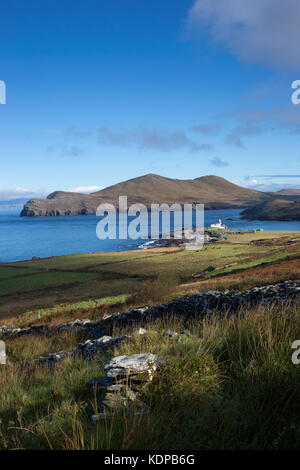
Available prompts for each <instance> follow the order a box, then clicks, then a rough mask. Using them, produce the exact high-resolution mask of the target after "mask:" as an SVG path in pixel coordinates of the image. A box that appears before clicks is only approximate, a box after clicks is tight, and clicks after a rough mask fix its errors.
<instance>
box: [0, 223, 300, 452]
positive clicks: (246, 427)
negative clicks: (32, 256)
mask: <svg viewBox="0 0 300 470" xmlns="http://www.w3.org/2000/svg"><path fill="white" fill-rule="evenodd" d="M228 265H230V266H228ZM287 279H300V233H299V232H295V233H291V232H264V233H256V234H242V235H234V236H230V237H229V238H228V240H227V241H225V242H220V243H216V244H211V245H205V247H204V248H203V249H202V250H200V251H186V250H182V249H178V248H168V249H163V248H161V249H152V250H147V251H130V252H121V253H95V254H87V255H72V256H64V257H53V258H49V259H38V260H34V261H26V262H20V263H9V264H6V265H1V267H0V318H1V317H2V319H1V324H7V325H8V326H21V327H25V326H29V325H36V326H37V325H46V326H47V325H59V324H62V323H65V322H67V321H70V320H75V319H76V318H90V319H101V317H102V316H103V315H104V314H105V313H108V312H114V311H122V310H125V309H126V308H129V307H133V306H141V305H146V304H148V305H149V304H150V305H151V304H154V303H160V302H164V301H167V300H170V299H172V298H175V297H177V296H178V295H186V294H192V293H196V292H199V291H205V290H209V289H227V288H229V289H237V288H238V289H241V290H244V289H247V288H250V287H254V286H259V285H265V284H267V283H274V282H279V281H284V280H287ZM245 313H246V312H243V311H241V312H240V315H239V317H238V318H235V319H233V318H231V319H228V318H218V317H214V318H213V319H210V320H208V319H202V320H198V321H196V320H193V321H191V322H190V323H189V324H188V325H184V326H183V324H182V323H181V321H182V320H180V319H178V318H176V317H173V318H164V319H162V320H160V321H156V322H153V323H152V324H149V325H147V335H145V336H139V335H136V334H133V331H132V328H131V329H130V328H129V327H127V328H126V327H124V328H123V329H122V330H119V331H115V332H114V335H119V334H130V335H132V334H133V336H132V337H131V339H130V340H128V341H127V342H126V343H123V344H122V345H121V346H119V347H118V348H117V349H116V350H114V351H113V352H107V353H105V354H103V355H101V356H100V357H99V358H98V359H93V360H91V361H88V362H86V361H84V360H82V359H80V358H78V359H76V360H71V359H65V360H64V361H63V362H62V363H61V364H60V365H59V367H57V368H56V369H55V370H54V371H50V370H49V369H47V368H43V367H39V366H29V365H28V362H29V361H31V360H32V359H34V358H36V357H37V356H39V355H46V354H49V353H50V352H55V351H61V350H70V351H71V350H73V349H74V348H75V347H76V345H77V344H78V342H81V341H83V340H85V339H88V337H85V336H84V335H83V334H82V333H81V334H80V333H78V332H74V331H73V332H64V333H60V334H55V335H48V336H30V340H29V338H28V337H27V336H23V337H7V338H6V340H5V341H6V346H7V354H8V363H7V365H6V366H1V375H0V387H1V391H2V393H1V395H0V449H110V450H114V449H149V450H151V449H153V450H161V449H169V450H172V449H174V450H177V449H187V450H189V449H249V450H251V449H272V450H276V449H299V448H300V444H299V443H300V380H299V366H295V365H294V364H293V363H292V361H291V355H292V350H291V344H292V342H293V341H294V340H295V339H299V338H300V308H299V307H295V306H291V305H290V306H289V305H286V306H281V307H278V306H276V305H274V306H273V307H272V308H271V309H270V308H266V307H263V306H259V307H257V308H255V309H252V310H251V311H248V312H247V315H245ZM169 328H171V329H173V330H175V331H177V332H180V331H182V329H183V328H188V329H189V330H190V332H191V333H192V336H187V337H185V338H184V340H182V341H180V342H179V341H178V340H177V339H176V338H174V339H173V340H170V339H169V337H167V336H166V334H165V332H166V330H167V329H169ZM140 352H143V353H146V352H152V353H157V354H159V355H161V356H163V357H164V358H165V359H166V361H165V365H164V367H163V370H162V371H160V372H159V373H158V374H157V375H156V377H155V379H154V381H153V382H152V384H151V385H150V386H149V387H148V388H147V389H146V390H145V391H144V392H143V396H142V400H143V401H144V402H145V403H146V404H147V406H148V407H149V409H150V413H149V414H147V415H145V416H137V415H135V414H133V415H132V416H126V415H123V414H122V413H120V414H118V413H116V414H115V415H114V416H113V418H112V420H109V421H104V422H100V423H98V424H94V423H92V421H91V415H93V414H94V413H96V412H97V411H98V410H99V406H100V404H101V401H102V399H103V393H102V392H99V391H97V392H93V391H91V390H90V389H87V388H86V386H85V384H86V382H87V381H89V380H90V379H91V378H93V377H99V376H101V375H103V372H104V371H103V366H104V364H105V363H106V362H108V360H109V359H110V358H111V357H113V356H117V355H122V354H134V353H140Z"/></svg>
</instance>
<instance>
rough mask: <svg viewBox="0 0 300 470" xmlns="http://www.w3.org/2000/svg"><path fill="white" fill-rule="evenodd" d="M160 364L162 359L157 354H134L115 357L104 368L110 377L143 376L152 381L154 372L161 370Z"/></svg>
mask: <svg viewBox="0 0 300 470" xmlns="http://www.w3.org/2000/svg"><path fill="white" fill-rule="evenodd" d="M160 363H161V360H160V358H159V357H158V356H157V355H155V354H151V353H148V354H132V355H130V356H117V357H114V358H113V359H112V360H111V361H110V362H109V363H108V364H106V365H105V366H104V370H105V373H106V375H107V376H108V377H125V378H126V377H131V376H136V377H138V376H142V377H143V378H144V377H145V378H148V379H149V380H152V377H153V372H155V371H156V370H157V369H158V368H159V366H160ZM145 374H146V375H145Z"/></svg>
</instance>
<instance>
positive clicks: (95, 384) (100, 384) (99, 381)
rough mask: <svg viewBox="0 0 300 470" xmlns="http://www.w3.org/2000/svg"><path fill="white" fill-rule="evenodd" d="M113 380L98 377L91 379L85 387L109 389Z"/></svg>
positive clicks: (111, 378)
mask: <svg viewBox="0 0 300 470" xmlns="http://www.w3.org/2000/svg"><path fill="white" fill-rule="evenodd" d="M114 383H115V379H114V378H113V377H99V378H94V379H91V380H90V381H89V382H88V383H87V384H86V386H87V387H88V388H109V387H113V386H114Z"/></svg>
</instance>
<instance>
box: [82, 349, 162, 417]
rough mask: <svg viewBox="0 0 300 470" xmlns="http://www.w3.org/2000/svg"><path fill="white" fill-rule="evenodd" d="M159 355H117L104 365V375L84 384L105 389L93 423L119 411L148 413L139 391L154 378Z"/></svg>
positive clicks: (159, 364) (160, 361) (159, 363)
mask: <svg viewBox="0 0 300 470" xmlns="http://www.w3.org/2000/svg"><path fill="white" fill-rule="evenodd" d="M162 363H163V360H162V358H160V357H158V356H157V355H156V354H151V353H145V354H132V355H129V356H117V357H114V358H113V359H111V361H110V362H109V363H108V364H106V365H105V366H104V370H105V373H106V377H100V378H94V379H92V380H91V381H89V382H88V383H87V384H86V385H87V387H92V388H100V389H105V391H106V394H105V397H104V399H103V400H102V402H101V410H100V413H97V414H95V415H93V416H92V420H93V421H94V422H96V421H101V420H104V419H107V418H109V417H111V416H113V415H114V414H115V412H116V411H122V412H125V413H126V414H131V413H136V414H138V415H141V414H145V413H147V412H148V409H147V407H146V406H145V405H144V403H143V402H141V401H140V399H139V395H140V392H141V390H142V389H143V388H144V387H145V386H147V385H148V384H149V383H150V382H151V381H152V379H153V377H154V374H155V372H156V371H157V370H159V369H160V367H161V365H162Z"/></svg>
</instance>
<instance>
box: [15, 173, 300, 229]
mask: <svg viewBox="0 0 300 470" xmlns="http://www.w3.org/2000/svg"><path fill="white" fill-rule="evenodd" d="M296 191H297V190H296ZM280 193H281V192H279V193H266V192H262V191H255V190H252V189H246V188H243V187H241V186H238V185H236V184H233V183H231V182H230V181H227V180H226V179H224V178H221V177H219V176H215V175H209V176H201V177H199V178H195V179H192V180H180V179H172V178H166V177H163V176H159V175H155V174H148V175H144V176H140V177H137V178H133V179H130V180H127V181H124V182H121V183H118V184H115V185H113V186H109V187H107V188H105V189H102V190H101V191H97V192H95V193H92V194H80V193H74V192H65V191H55V192H53V193H51V194H49V196H48V197H47V198H46V199H31V200H30V201H28V202H26V203H25V205H24V207H23V210H22V212H21V216H22V217H59V216H73V215H94V214H96V210H97V207H98V206H99V205H100V204H102V203H110V204H114V205H115V206H116V207H118V198H119V196H127V197H128V204H134V203H142V204H145V205H146V206H147V207H150V206H151V204H152V203H157V204H160V203H167V204H173V203H180V204H187V203H190V204H196V203H202V204H205V208H206V209H236V208H241V209H242V208H243V209H245V210H244V212H243V217H244V218H250V219H261V220H300V212H299V205H298V206H297V204H294V201H296V202H297V201H300V195H299V196H298V194H297V192H296V194H295V192H293V190H291V195H286V194H280ZM268 204H271V205H268ZM269 209H272V210H269ZM285 210H286V211H287V212H288V214H289V215H287V213H285ZM279 213H280V217H282V218H278V214H279ZM285 217H290V218H285Z"/></svg>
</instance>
